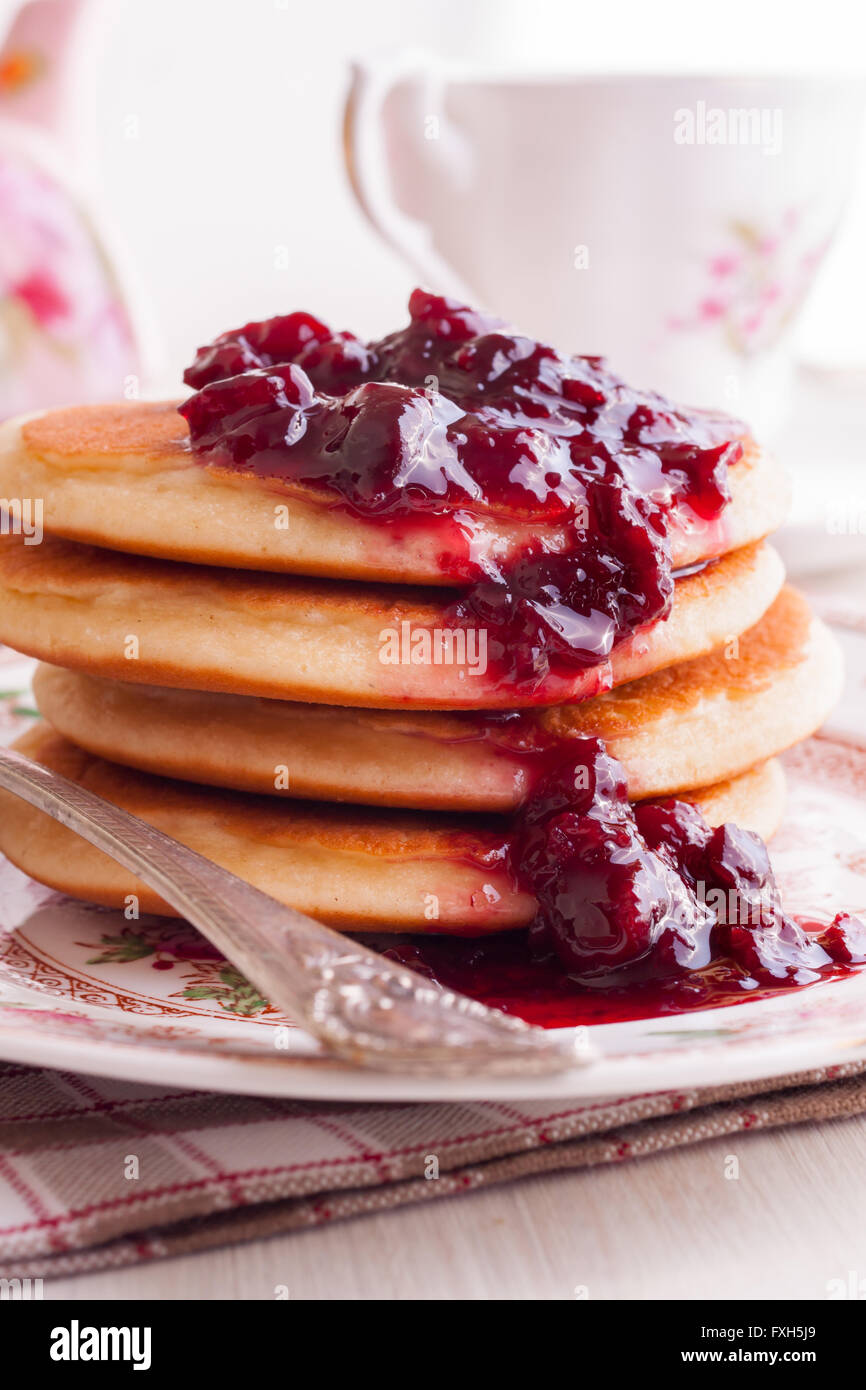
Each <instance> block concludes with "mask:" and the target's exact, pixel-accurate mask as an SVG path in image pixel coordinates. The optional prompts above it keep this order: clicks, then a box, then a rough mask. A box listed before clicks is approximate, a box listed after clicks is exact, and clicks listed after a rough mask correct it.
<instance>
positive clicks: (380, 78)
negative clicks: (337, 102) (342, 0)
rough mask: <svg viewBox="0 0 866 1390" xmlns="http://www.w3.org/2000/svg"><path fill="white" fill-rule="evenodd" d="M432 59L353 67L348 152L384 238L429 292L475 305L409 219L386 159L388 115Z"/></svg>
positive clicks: (355, 183) (363, 202)
mask: <svg viewBox="0 0 866 1390" xmlns="http://www.w3.org/2000/svg"><path fill="white" fill-rule="evenodd" d="M428 67H429V59H426V58H425V57H424V56H423V55H421V54H418V53H411V52H409V53H402V54H397V55H395V56H393V57H389V58H386V59H381V60H377V61H376V62H375V63H373V64H368V63H353V64H352V80H351V84H350V87H349V91H348V94H347V97H346V105H345V109H344V113H343V152H344V157H345V161H346V172H347V174H348V176H349V183H350V184H351V187H352V192H353V193H354V194H355V197H356V198H357V200H358V203H359V205H360V207H361V210H362V211H363V212H364V214H365V215H366V217H367V218H368V220H369V221H370V222H371V223H372V225H373V226H374V227H375V229H376V231H377V232H378V233H379V235H380V236H381V237H382V238H383V239H384V240H385V241H386V242H387V243H388V245H389V246H392V247H393V248H394V250H395V251H398V252H399V253H400V255H401V256H403V257H404V258H405V259H406V260H407V261H408V262H409V264H410V265H411V266H412V267H413V268H414V269H415V270H416V271H417V272H418V274H419V275H420V276H421V277H422V279H423V281H424V284H425V286H426V287H427V288H429V289H433V290H438V291H439V293H441V294H449V295H453V296H454V297H455V298H457V299H460V300H462V301H464V302H467V303H471V302H472V300H473V299H474V298H476V296H475V295H474V293H473V291H472V290H470V289H469V288H468V287H467V286H466V285H465V284H464V283H463V281H462V280H461V278H460V276H459V275H458V274H457V272H456V271H455V270H454V268H453V266H451V265H449V263H448V262H447V261H446V260H444V259H443V258H442V257H441V256H440V255H439V253H438V251H437V250H436V248H435V246H434V245H433V239H432V236H431V234H430V228H429V227H428V226H427V225H426V224H425V223H423V222H419V221H416V220H415V219H414V218H411V217H407V215H406V214H405V213H404V212H401V211H400V209H399V208H398V207H397V206H396V205H395V203H394V201H393V198H392V196H391V188H390V179H389V175H388V167H387V163H386V160H385V156H384V152H383V151H384V140H383V120H382V112H383V108H384V105H385V101H386V100H387V97H388V94H389V93H390V92H391V91H392V90H393V88H394V87H396V86H397V84H398V83H399V82H400V81H401V80H402V79H403V78H405V77H409V76H411V75H413V74H414V73H417V72H418V71H426V70H427V69H428Z"/></svg>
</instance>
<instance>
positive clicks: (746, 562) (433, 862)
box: [0, 402, 841, 934]
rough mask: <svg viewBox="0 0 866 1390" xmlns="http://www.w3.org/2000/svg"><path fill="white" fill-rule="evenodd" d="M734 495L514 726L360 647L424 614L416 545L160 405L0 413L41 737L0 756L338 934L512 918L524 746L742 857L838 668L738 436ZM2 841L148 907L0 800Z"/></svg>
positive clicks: (685, 537)
mask: <svg viewBox="0 0 866 1390" xmlns="http://www.w3.org/2000/svg"><path fill="white" fill-rule="evenodd" d="M730 487H731V496H732V500H731V502H730V503H729V505H728V507H727V508H726V509H725V512H724V514H723V518H722V523H721V524H715V525H713V526H709V525H705V526H694V525H690V524H689V519H688V518H686V517H677V516H676V515H674V517H673V518H672V529H671V534H672V548H673V556H674V567H675V573H676V574H677V578H676V585H675V598H674V602H673V608H672V611H671V613H670V616H669V617H668V618H667V620H665V621H658V622H656V623H655V624H653V625H651V626H650V627H648V628H645V629H642V630H641V631H639V632H637V633H636V634H634V635H633V636H632V637H630V638H628V639H627V640H626V641H624V642H622V643H621V644H620V645H619V646H617V647H616V648H615V649H614V652H613V655H612V658H611V660H610V662H609V663H605V664H604V667H603V668H602V667H599V668H584V669H579V670H578V669H575V670H574V672H573V674H571V675H562V674H561V673H560V674H558V675H554V676H551V677H550V679H549V680H548V681H547V682H546V684H545V685H544V687H543V689H542V690H541V692H540V695H539V698H538V699H537V700H536V701H535V702H534V704H533V707H532V708H530V709H525V710H523V711H522V712H520V713H519V714H517V715H514V716H510V715H509V714H508V711H509V710H510V709H511V707H512V705H513V692H510V691H509V689H508V687H507V685H505V686H503V685H501V684H499V683H497V680H496V678H495V673H492V672H483V671H480V670H477V671H475V672H471V673H468V672H467V670H466V669H465V667H463V668H461V667H460V666H458V665H454V664H451V665H449V664H432V663H420V664H415V663H414V662H413V661H412V660H411V658H409V659H406V658H405V657H404V658H402V659H400V660H398V661H396V662H393V661H383V660H382V640H383V633H386V632H392V633H398V634H400V633H406V632H408V631H417V630H419V629H435V628H436V627H437V626H441V625H442V624H444V623H446V621H447V610H448V604H449V602H450V601H451V599H452V598H453V593H452V592H451V591H449V590H448V589H447V588H442V587H441V586H442V583H443V579H442V572H441V567H440V564H439V557H438V554H437V548H438V543H437V540H436V538H435V536H428V535H426V534H425V533H424V532H420V531H408V532H403V533H401V532H400V531H399V529H389V528H387V527H383V526H381V525H376V524H374V523H372V522H368V521H364V520H363V519H359V518H357V517H353V516H351V515H349V514H348V513H347V512H346V511H345V510H341V509H339V508H335V507H333V506H329V505H327V504H326V502H324V501H323V500H322V497H321V495H318V496H317V495H315V494H312V493H310V492H305V491H304V489H303V488H301V487H294V488H293V487H291V486H290V485H287V484H282V483H276V482H273V481H269V480H267V479H261V478H258V477H255V476H251V475H242V474H240V473H238V472H237V471H234V470H232V469H231V468H229V467H224V466H220V465H219V464H209V465H208V464H206V463H204V462H202V460H201V459H200V458H197V457H196V456H195V455H194V454H193V453H192V452H191V451H190V449H189V446H188V440H187V436H186V425H185V422H184V420H183V419H182V418H181V416H180V415H179V414H178V413H177V407H176V403H167V404H143V403H137V402H132V403H127V404H125V405H112V406H98V407H82V408H76V409H68V410H59V411H53V412H50V413H47V414H43V415H39V416H35V417H30V418H28V419H25V420H20V421H13V422H10V423H8V424H7V425H5V426H4V427H3V430H2V442H0V493H2V495H3V496H4V497H5V498H7V499H15V498H17V499H21V498H30V499H34V498H36V499H41V500H42V502H43V505H44V525H45V530H46V535H45V538H44V540H43V541H42V543H41V544H30V543H28V541H29V540H30V539H32V538H28V537H25V536H21V535H15V534H6V535H4V536H3V537H2V539H0V640H2V641H3V642H6V643H8V644H10V645H11V646H13V647H15V648H17V649H18V650H19V651H21V652H24V653H27V654H29V655H32V656H35V657H38V658H39V660H40V662H41V663H42V664H40V666H39V667H38V669H37V672H36V677H35V682H34V690H35V695H36V700H37V703H38V706H39V709H40V711H41V713H42V715H43V718H44V722H43V723H41V724H40V725H39V726H37V727H36V728H34V729H33V730H32V731H30V732H29V733H28V734H27V735H26V736H25V737H24V738H23V739H22V740H20V742H19V744H18V747H19V748H20V749H21V751H23V752H25V753H27V754H28V755H29V756H31V757H33V758H35V759H37V760H38V761H40V762H42V763H44V764H46V765H48V766H50V767H53V768H56V769H57V770H59V771H62V772H63V773H65V774H66V775H67V776H69V777H71V778H73V779H74V780H77V781H79V782H81V783H82V784H86V785H87V786H88V787H90V788H91V789H92V790H94V791H96V792H98V793H100V794H102V795H104V796H105V797H107V798H108V799H109V800H111V801H114V802H116V803H118V804H119V805H122V806H125V807H126V808H128V809H129V810H130V811H132V812H134V813H135V814H136V815H138V816H141V817H142V818H143V819H145V820H147V821H150V822H151V823H152V824H154V825H156V826H158V827H159V828H160V829H162V830H165V831H167V832H168V833H169V834H171V835H173V836H176V837H177V838H178V839H179V840H181V841H183V842H184V843H186V844H188V845H190V846H191V847H193V848H194V849H196V850H199V851H200V852H201V853H203V854H205V855H207V856H209V857H210V858H212V859H214V860H216V861H217V862H218V863H220V864H223V865H224V866H225V867H226V868H228V869H230V870H232V871H234V872H235V873H237V874H239V875H241V876H242V877H243V878H246V879H248V880H249V881H250V882H252V883H255V884H256V885H257V886H258V887H260V888H262V889H264V890H265V891H266V892H268V893H270V894H272V895H273V896H274V897H276V898H278V899H281V900H282V901H284V902H287V903H290V904H291V905H293V906H295V907H297V908H300V909H301V910H303V911H305V912H308V913H310V914H311V915H313V916H315V917H318V918H320V919H321V920H323V921H326V922H329V923H332V924H334V925H337V926H340V927H343V928H345V929H347V930H371V929H375V930H377V931H382V930H399V931H407V930H408V931H414V932H436V931H440V932H441V931H452V932H460V933H465V934H472V933H479V934H480V933H483V932H489V931H495V930H500V929H503V928H512V927H519V926H525V925H526V924H527V923H528V922H529V921H530V920H531V919H532V917H533V914H534V902H533V899H532V898H531V896H530V895H528V894H527V893H525V892H521V891H519V890H518V889H517V888H516V887H515V886H514V882H513V879H512V878H511V876H510V874H509V872H508V868H507V855H506V853H505V847H507V843H508V835H509V819H508V815H509V813H510V812H512V811H514V810H515V809H516V808H517V807H518V806H519V805H520V804H521V802H522V800H523V799H524V797H525V796H526V794H527V791H528V789H529V787H530V786H531V784H532V778H533V775H534V769H535V768H536V767H537V760H538V756H539V749H542V748H546V747H550V746H552V745H557V746H565V747H567V744H568V740H569V739H572V738H575V737H580V736H584V735H588V734H591V735H598V736H600V737H603V738H604V739H605V740H606V743H607V746H608V749H609V751H610V752H611V753H613V754H614V756H615V757H617V758H618V759H620V760H621V762H622V763H623V765H624V767H625V770H626V773H627V776H628V784H629V795H630V797H631V798H632V799H639V798H650V797H661V796H668V795H671V794H676V795H678V796H681V797H683V798H684V799H686V800H691V801H694V802H696V803H698V804H699V805H700V806H701V808H702V809H703V811H704V813H705V814H706V816H707V818H708V819H709V820H710V822H711V823H713V824H718V823H721V822H722V821H725V820H733V821H736V822H738V823H739V824H741V825H743V826H745V827H748V828H751V829H754V830H756V831H757V832H758V833H759V834H761V835H762V836H764V837H765V838H766V837H768V836H770V835H771V834H772V833H773V831H774V830H775V828H776V826H777V824H778V822H779V820H780V817H781V814H782V808H783V798H784V785H783V779H782V774H781V771H780V769H779V767H778V764H777V763H776V762H774V761H773V759H774V756H775V755H776V754H778V753H779V752H781V751H782V750H784V749H785V748H787V747H789V746H790V745H791V744H793V743H795V742H796V741H797V740H799V739H802V738H804V737H806V736H807V735H809V734H810V733H812V732H813V731H814V729H815V728H816V727H817V726H818V725H819V724H820V723H821V722H822V720H823V718H824V717H825V715H826V714H827V712H828V711H829V709H830V708H831V706H832V704H833V703H834V701H835V699H836V698H837V695H838V691H839V685H840V681H841V663H840V657H839V655H838V652H837V649H836V647H835V644H834V642H833V640H832V638H831V637H830V635H829V633H828V632H827V630H826V629H825V628H824V627H823V626H822V625H821V623H820V622H818V621H817V619H816V618H814V617H813V616H812V614H811V613H810V611H809V609H808V606H807V604H806V603H805V601H804V600H803V599H802V598H801V597H800V596H799V595H798V594H797V593H796V592H795V591H793V590H792V589H790V588H787V587H784V574H783V568H782V563H781V560H780V559H779V556H778V555H777V553H776V552H775V551H774V550H773V549H772V547H771V546H770V545H769V544H767V542H766V540H765V539H764V538H765V537H766V536H767V535H768V534H769V533H770V532H771V531H772V530H773V529H774V528H775V527H776V526H778V525H779V524H780V522H781V521H782V519H783V517H784V510H785V505H786V489H785V486H784V482H783V480H782V479H781V477H780V474H779V471H778V468H777V466H776V464H775V463H774V462H773V460H772V459H771V458H770V457H769V456H767V455H766V454H764V453H763V452H762V451H761V450H759V449H758V448H757V446H755V445H752V444H749V445H748V446H747V447H746V450H745V454H744V457H743V458H742V459H741V460H740V461H739V462H737V463H735V464H734V465H733V466H732V468H731V470H730ZM491 524H494V523H491ZM13 529H14V528H13ZM537 529H538V528H537V527H536V528H535V530H536V531H537ZM506 531H507V534H506V533H505V532H506ZM520 531H521V527H520V524H519V523H518V522H511V523H509V528H503V534H502V536H501V537H500V540H501V544H502V546H503V547H505V548H507V547H508V546H511V545H517V544H519V543H520V541H521V539H522V536H521V534H520ZM706 561H710V563H708V564H705V563H704V562H706ZM407 625H408V626H407ZM611 685H612V687H613V688H612V689H607V687H608V686H611ZM600 689H601V690H607V693H603V694H598V693H595V692H597V691H599V690H600ZM0 848H2V850H3V851H4V853H6V854H7V855H8V857H9V858H10V859H11V860H13V862H15V863H16V864H18V865H19V866H20V867H21V868H22V869H24V870H26V872H27V873H29V874H31V875H32V876H33V877H34V878H36V879H38V880H40V881H42V882H44V883H47V884H49V885H51V886H53V887H56V888H58V889H61V890H62V891H65V892H68V893H71V894H73V895H75V896H77V897H82V898H86V899H91V900H93V901H96V902H99V903H103V904H108V905H115V906H122V905H123V904H124V902H125V900H126V899H127V897H128V895H130V894H136V895H137V896H138V899H139V902H140V905H141V908H142V910H144V911H154V912H168V911H169V909H168V908H167V906H166V905H165V904H164V903H162V902H161V901H160V900H159V898H157V897H156V895H155V894H154V893H153V892H152V891H151V890H149V889H148V888H146V887H145V886H144V885H143V884H141V883H138V882H136V881H135V879H134V878H133V877H132V876H131V875H130V874H128V873H127V871H125V870H124V869H122V868H121V867H120V866H119V865H117V864H115V863H114V862H113V861H111V860H109V859H108V858H107V857H105V856H104V855H103V854H101V853H100V852H99V851H97V850H96V849H94V848H92V847H91V846H89V845H87V844H85V843H84V842H82V841H81V840H80V839H78V838H77V837H76V836H74V835H73V834H72V833H71V832H70V831H68V830H66V829H65V828H63V827H61V826H60V825H58V824H56V823H55V822H54V821H52V820H49V819H48V818H47V817H45V816H43V815H42V814H40V813H38V812H36V811H33V810H31V809H30V808H28V807H25V806H24V805H22V804H21V803H20V802H17V801H15V800H14V799H12V798H9V797H5V796H4V797H2V798H0Z"/></svg>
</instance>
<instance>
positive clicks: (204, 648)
mask: <svg viewBox="0 0 866 1390" xmlns="http://www.w3.org/2000/svg"><path fill="white" fill-rule="evenodd" d="M782 580H783V568H782V562H781V560H780V559H779V557H778V555H777V554H776V552H775V551H774V550H772V549H771V548H770V547H769V546H767V545H765V544H761V545H758V546H750V547H746V548H745V549H743V550H738V551H735V552H733V553H732V554H730V555H726V556H724V557H723V558H722V559H721V560H719V561H717V562H716V563H714V564H713V565H711V566H709V567H708V568H706V569H704V570H701V571H700V572H698V573H697V574H692V575H690V576H688V577H686V578H683V579H680V580H678V581H677V584H676V596H675V599H674V603H673V608H672V611H671V614H670V616H669V617H668V619H667V620H665V621H659V622H656V623H654V624H652V625H649V626H647V627H646V628H643V629H641V630H640V631H638V632H637V633H635V634H633V635H632V636H631V637H629V638H628V639H626V640H625V641H623V642H622V643H620V645H619V646H618V647H617V648H616V649H615V651H614V653H613V655H612V657H611V659H610V661H606V662H603V663H601V664H600V665H598V666H593V667H588V668H582V669H578V668H574V669H573V670H570V671H568V672H567V673H566V674H563V673H561V672H560V673H551V674H550V675H548V676H547V678H546V679H545V680H544V681H543V682H536V683H534V684H533V686H532V687H531V688H526V687H517V686H515V685H513V684H510V683H508V682H506V681H502V680H500V679H497V674H496V671H495V670H494V669H493V668H492V667H491V669H489V670H482V669H481V666H480V664H478V663H476V664H475V665H474V666H472V665H471V664H466V662H464V664H463V665H459V664H457V663H456V662H455V663H453V664H446V663H444V662H443V663H442V664H438V665H437V664H433V663H432V662H429V661H428V663H427V664H425V665H413V664H389V663H388V661H386V660H383V658H384V657H386V656H388V655H393V653H394V645H395V643H401V644H402V651H403V654H411V653H410V648H409V643H408V641H404V637H406V636H407V635H409V636H413V637H417V636H419V635H420V636H421V637H422V638H423V637H425V636H429V634H430V632H431V630H433V631H435V630H438V631H439V632H441V633H444V635H445V636H446V637H449V638H454V637H455V636H456V635H459V636H461V637H462V634H455V632H454V630H453V629H449V627H448V608H447V605H445V604H443V601H442V594H441V591H439V590H431V589H413V588H405V587H401V586H399V585H359V584H353V583H338V582H330V583H328V582H326V581H324V580H311V579H301V578H296V577H294V576H291V575H273V574H264V573H254V572H252V571H239V570H225V569H218V568H212V567H206V566H200V565H182V564H177V563H174V562H171V561H163V560H152V559H145V558H142V557H140V556H133V555H123V554H119V553H115V552H112V551H108V550H102V549H99V548H97V547H93V546H80V545H76V544H75V543H73V542H71V541H63V540H57V539H56V538H49V537H46V538H45V539H44V540H43V542H42V544H41V545H32V546H31V545H27V544H26V543H25V540H24V538H23V537H20V536H14V535H8V536H5V537H2V538H0V641H3V642H6V643H8V644H9V646H12V647H15V648H17V650H19V651H21V652H25V653H26V654H27V655H29V656H35V657H38V658H39V659H40V660H43V661H48V662H51V663H53V664H55V665H59V666H69V667H71V668H73V669H75V670H83V671H85V672H87V673H89V674H92V675H97V676H107V677H110V678H112V679H115V680H127V681H132V682H134V683H136V684H139V683H142V684H146V685H166V686H172V687H175V686H180V687H185V688H189V689H194V690H217V691H224V692H226V693H228V694H246V695H264V696H268V697H275V698H280V699H289V700H299V701H303V702H313V703H323V704H337V705H362V706H368V707H373V708H395V707H396V708H404V709H407V708H409V709H411V708H415V709H436V708H440V709H497V708H498V709H501V708H513V707H515V706H518V705H521V706H522V705H530V704H537V705H544V704H561V703H563V702H565V701H567V700H574V699H583V698H587V697H588V696H591V695H596V694H598V693H599V692H600V691H602V690H606V689H609V688H610V686H611V684H621V683H623V682H624V681H629V680H634V679H636V678H637V677H638V676H642V675H646V674H648V673H649V672H651V671H655V670H660V669H662V668H663V667H665V666H669V665H671V664H672V663H674V662H677V661H685V660H689V659H690V658H692V657H694V656H698V655H700V654H701V653H704V652H707V651H711V650H712V649H713V648H714V647H717V646H719V645H720V644H721V643H722V642H724V641H726V640H727V639H728V638H729V637H730V636H732V635H734V634H737V633H741V632H744V631H745V630H746V629H747V628H750V627H752V626H753V625H754V623H756V622H757V621H758V619H759V618H760V617H761V616H762V614H763V613H764V612H766V610H767V608H768V607H769V605H770V604H771V603H772V601H773V599H774V598H775V597H776V595H777V593H778V591H779V589H780V588H781V585H782ZM476 636H477V634H476ZM389 649H390V650H389ZM452 654H453V653H452ZM467 654H468V649H467ZM446 655H448V653H447V652H446ZM476 655H477V653H476Z"/></svg>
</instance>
